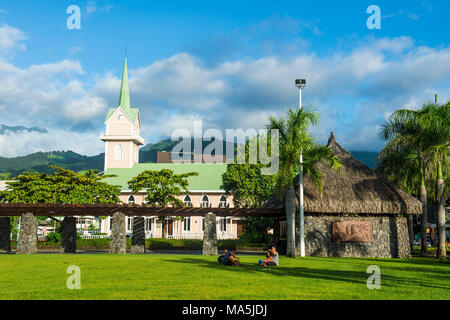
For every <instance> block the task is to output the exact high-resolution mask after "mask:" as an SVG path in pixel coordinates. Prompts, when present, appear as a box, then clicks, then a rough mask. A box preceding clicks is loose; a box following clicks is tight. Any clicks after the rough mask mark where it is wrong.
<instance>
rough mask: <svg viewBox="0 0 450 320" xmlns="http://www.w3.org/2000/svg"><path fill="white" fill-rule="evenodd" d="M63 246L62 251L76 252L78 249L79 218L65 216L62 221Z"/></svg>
mask: <svg viewBox="0 0 450 320" xmlns="http://www.w3.org/2000/svg"><path fill="white" fill-rule="evenodd" d="M61 228H62V235H61V247H60V248H59V252H60V253H75V252H76V251H77V219H76V218H75V217H65V218H64V220H63V222H62V223H61Z"/></svg>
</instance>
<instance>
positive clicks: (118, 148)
mask: <svg viewBox="0 0 450 320" xmlns="http://www.w3.org/2000/svg"><path fill="white" fill-rule="evenodd" d="M114 160H122V145H121V144H120V143H118V144H116V149H115V150H114Z"/></svg>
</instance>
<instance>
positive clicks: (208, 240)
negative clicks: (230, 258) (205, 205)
mask: <svg viewBox="0 0 450 320" xmlns="http://www.w3.org/2000/svg"><path fill="white" fill-rule="evenodd" d="M216 228H217V222H216V215H215V214H214V213H212V212H210V213H207V214H205V229H204V231H203V250H202V254H203V255H205V256H212V255H217V229H216Z"/></svg>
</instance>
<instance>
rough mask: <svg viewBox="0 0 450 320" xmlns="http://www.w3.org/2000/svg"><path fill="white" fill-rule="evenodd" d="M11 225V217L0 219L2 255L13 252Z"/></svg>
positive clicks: (0, 250) (0, 249)
mask: <svg viewBox="0 0 450 320" xmlns="http://www.w3.org/2000/svg"><path fill="white" fill-rule="evenodd" d="M10 234H11V223H10V220H9V217H1V218H0V253H10V252H11V238H10Z"/></svg>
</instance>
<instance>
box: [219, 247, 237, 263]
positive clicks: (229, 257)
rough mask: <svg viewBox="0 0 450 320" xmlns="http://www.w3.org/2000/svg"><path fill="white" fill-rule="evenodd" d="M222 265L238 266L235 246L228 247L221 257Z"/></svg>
mask: <svg viewBox="0 0 450 320" xmlns="http://www.w3.org/2000/svg"><path fill="white" fill-rule="evenodd" d="M222 263H223V264H224V265H226V266H240V265H241V264H240V261H239V258H238V257H237V256H236V248H233V249H231V250H230V249H229V250H228V251H227V253H226V254H225V257H224V258H223V262H222Z"/></svg>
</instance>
